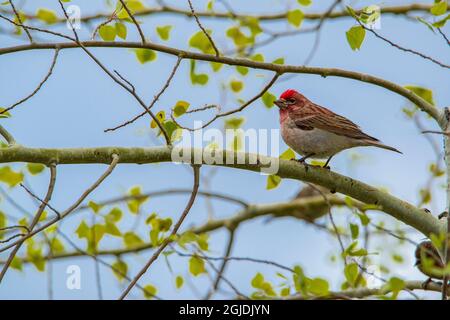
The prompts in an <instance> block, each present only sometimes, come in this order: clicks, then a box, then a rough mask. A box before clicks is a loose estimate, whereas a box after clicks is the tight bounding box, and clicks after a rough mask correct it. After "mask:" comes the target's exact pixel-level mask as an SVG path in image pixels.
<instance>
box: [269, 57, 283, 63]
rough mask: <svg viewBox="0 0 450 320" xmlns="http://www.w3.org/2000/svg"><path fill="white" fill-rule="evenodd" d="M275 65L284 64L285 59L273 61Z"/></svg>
mask: <svg viewBox="0 0 450 320" xmlns="http://www.w3.org/2000/svg"><path fill="white" fill-rule="evenodd" d="M272 63H273V64H284V58H278V59H275V60H273V61H272Z"/></svg>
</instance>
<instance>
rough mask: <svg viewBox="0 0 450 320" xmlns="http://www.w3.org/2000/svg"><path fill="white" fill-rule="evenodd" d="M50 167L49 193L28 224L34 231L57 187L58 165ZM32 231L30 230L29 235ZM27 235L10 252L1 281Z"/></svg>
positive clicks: (0, 277)
mask: <svg viewBox="0 0 450 320" xmlns="http://www.w3.org/2000/svg"><path fill="white" fill-rule="evenodd" d="M49 168H50V181H49V184H48V189H47V194H46V195H45V198H44V202H43V203H41V205H40V206H39V208H38V210H37V212H36V214H35V216H34V218H33V220H32V221H31V223H30V225H29V226H28V229H30V231H32V230H33V229H34V227H35V226H36V225H37V224H38V223H39V219H40V218H41V215H42V213H43V212H44V210H45V207H46V205H45V203H48V202H49V201H50V199H51V198H52V194H53V190H54V188H55V182H56V166H55V165H54V164H52V165H50V166H49ZM29 234H30V232H28V235H29ZM26 239H27V238H26V236H24V237H22V238H21V239H20V240H19V242H18V243H17V244H16V245H15V247H14V249H13V250H12V251H11V253H10V254H9V257H8V260H6V262H5V264H4V265H3V269H2V271H1V272H0V283H1V282H2V280H3V278H4V276H5V274H6V271H8V268H9V266H10V265H11V262H12V261H13V259H14V257H15V256H16V253H17V252H18V251H19V249H20V247H21V246H22V244H23V243H24V242H25V240H26Z"/></svg>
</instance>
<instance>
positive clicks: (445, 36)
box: [437, 28, 450, 46]
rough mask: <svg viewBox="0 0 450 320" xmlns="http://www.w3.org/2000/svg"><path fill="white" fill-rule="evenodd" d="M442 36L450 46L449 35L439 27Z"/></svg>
mask: <svg viewBox="0 0 450 320" xmlns="http://www.w3.org/2000/svg"><path fill="white" fill-rule="evenodd" d="M437 29H438V31H439V33H440V34H441V36H442V37H443V38H444V40H445V41H446V42H447V44H448V45H449V46H450V40H449V39H448V38H447V35H446V34H445V33H444V31H442V29H441V28H437Z"/></svg>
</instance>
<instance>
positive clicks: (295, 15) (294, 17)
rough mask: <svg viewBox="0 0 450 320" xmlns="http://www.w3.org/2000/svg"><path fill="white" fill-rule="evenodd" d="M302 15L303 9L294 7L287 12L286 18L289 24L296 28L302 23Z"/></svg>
mask: <svg viewBox="0 0 450 320" xmlns="http://www.w3.org/2000/svg"><path fill="white" fill-rule="evenodd" d="M303 16H304V14H303V11H301V10H300V9H296V10H292V11H289V12H288V14H287V20H288V22H289V23H290V24H292V25H293V26H295V27H296V28H298V27H300V25H301V24H302V21H303Z"/></svg>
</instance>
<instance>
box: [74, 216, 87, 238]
mask: <svg viewBox="0 0 450 320" xmlns="http://www.w3.org/2000/svg"><path fill="white" fill-rule="evenodd" d="M75 233H76V234H77V235H78V238H80V239H81V238H86V237H87V236H88V234H89V226H88V225H87V224H86V222H85V221H84V220H82V221H81V223H80V224H79V226H78V228H77V230H76V231H75Z"/></svg>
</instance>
